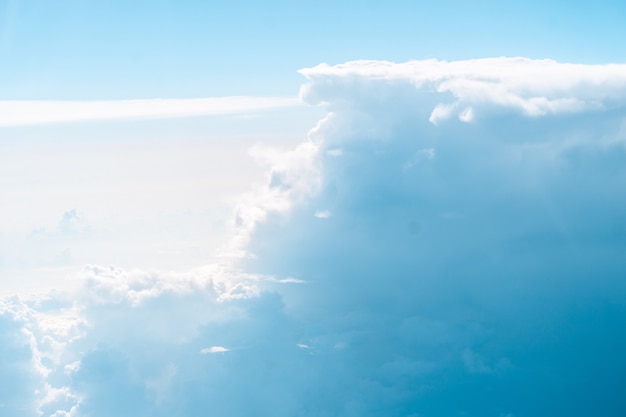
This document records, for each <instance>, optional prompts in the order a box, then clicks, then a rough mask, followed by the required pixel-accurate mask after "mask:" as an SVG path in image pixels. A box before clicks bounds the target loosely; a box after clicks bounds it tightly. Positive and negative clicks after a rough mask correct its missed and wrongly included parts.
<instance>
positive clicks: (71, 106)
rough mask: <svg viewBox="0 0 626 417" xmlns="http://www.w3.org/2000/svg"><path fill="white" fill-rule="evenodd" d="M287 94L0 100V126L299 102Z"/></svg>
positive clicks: (221, 110)
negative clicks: (269, 95)
mask: <svg viewBox="0 0 626 417" xmlns="http://www.w3.org/2000/svg"><path fill="white" fill-rule="evenodd" d="M299 104H300V102H299V100H298V99H297V98H290V97H211V98H194V99H147V100H109V101H45V100H41V101H26V100H24V101H0V127H2V126H22V125H33V124H45V123H65V122H79V121H94V120H133V119H157V118H177V117H194V116H212V115H222V114H232V113H246V112H255V111H262V110H269V109H275V108H280V107H291V106H296V105H299Z"/></svg>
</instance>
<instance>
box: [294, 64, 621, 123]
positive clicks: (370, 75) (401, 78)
mask: <svg viewBox="0 0 626 417" xmlns="http://www.w3.org/2000/svg"><path fill="white" fill-rule="evenodd" d="M299 72H300V73H301V74H302V75H304V76H305V77H306V78H307V79H308V80H309V82H310V83H309V84H308V85H306V86H304V87H303V89H302V91H301V96H302V97H303V99H304V100H305V101H306V102H308V103H311V104H320V103H330V102H332V103H336V102H335V100H334V99H335V98H338V96H343V98H346V95H345V94H343V93H342V92H340V91H339V89H338V88H337V87H338V85H339V84H341V85H342V89H343V90H345V89H346V88H350V89H352V91H355V92H356V91H357V90H358V89H359V88H360V87H359V86H360V81H359V80H364V79H368V80H379V81H382V82H385V83H387V85H388V86H393V85H394V83H396V84H397V83H404V84H406V83H409V84H412V85H413V86H414V87H415V88H417V89H419V90H421V91H423V92H425V93H427V94H429V95H431V96H432V100H433V105H432V107H431V109H430V112H431V114H430V121H431V122H432V123H434V124H437V123H439V122H441V121H443V120H445V119H447V118H449V117H451V116H453V115H456V116H457V117H458V118H459V119H460V120H461V121H463V122H470V121H472V120H473V119H474V112H475V111H476V109H480V111H479V112H478V113H479V114H481V115H483V114H484V113H486V111H485V110H486V109H488V108H493V107H500V108H507V109H512V110H515V111H519V112H521V113H523V114H525V115H527V116H533V117H535V116H545V115H547V114H559V113H572V112H581V111H586V110H601V109H609V108H614V107H616V106H622V105H624V103H625V102H626V98H625V97H626V94H625V93H626V65H623V64H609V65H582V64H567V63H559V62H556V61H552V60H549V59H544V60H533V59H528V58H506V57H501V58H485V59H471V60H465V61H453V62H448V61H440V60H436V59H429V60H423V61H410V62H406V63H400V64H396V63H392V62H387V61H366V60H362V61H352V62H348V63H345V64H340V65H334V66H330V65H328V64H320V65H318V66H316V67H313V68H305V69H302V70H300V71H299Z"/></svg>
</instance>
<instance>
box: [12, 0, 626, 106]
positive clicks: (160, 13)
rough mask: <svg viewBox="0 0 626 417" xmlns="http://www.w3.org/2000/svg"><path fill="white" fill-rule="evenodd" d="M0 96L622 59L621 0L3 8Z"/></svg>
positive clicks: (179, 90) (133, 94) (150, 93)
mask: <svg viewBox="0 0 626 417" xmlns="http://www.w3.org/2000/svg"><path fill="white" fill-rule="evenodd" d="M0 13H1V14H0V19H1V21H2V32H0V36H1V42H0V58H1V59H2V62H4V63H10V65H2V69H1V70H0V71H1V72H0V80H1V81H0V82H1V83H2V84H1V85H0V87H1V88H0V91H1V92H2V98H5V99H107V98H110V99H123V98H153V97H205V96H223V95H285V94H289V95H291V94H294V92H295V91H297V89H298V86H299V85H300V83H301V81H302V79H301V78H300V77H299V76H298V75H297V74H296V73H295V70H297V69H299V68H304V67H310V66H314V65H317V64H318V63H320V62H328V63H331V64H337V63H341V62H345V61H349V60H354V59H363V58H368V59H386V60H392V61H406V60H410V59H424V58H439V59H449V60H455V59H465V58H478V57H489V56H501V55H506V56H526V57H531V58H552V59H556V60H559V61H566V62H567V61H570V62H580V63H606V62H622V61H623V60H624V51H623V49H622V48H621V47H620V45H619V42H617V41H616V40H617V39H622V38H623V37H624V36H626V29H624V25H623V19H624V13H625V10H624V5H623V3H621V2H618V1H597V2H591V1H576V2H565V1H550V2H535V1H530V2H524V3H523V4H521V3H520V4H518V3H506V4H504V3H500V2H490V1H478V2H465V1H444V2H424V1H394V2H391V3H388V4H387V3H385V4H383V3H381V2H370V1H368V2H359V3H358V4H354V3H352V2H339V3H337V2H326V1H322V2H312V3H305V4H301V3H293V2H277V1H274V2H270V3H259V2H253V1H234V2H229V3H228V4H219V5H217V4H215V3H212V2H198V1H183V2H174V1H134V2H132V3H129V2H125V1H110V2H106V3H101V2H83V1H67V2H63V3H62V4H49V3H45V2H27V1H16V0H13V1H3V2H2V9H1V10H0Z"/></svg>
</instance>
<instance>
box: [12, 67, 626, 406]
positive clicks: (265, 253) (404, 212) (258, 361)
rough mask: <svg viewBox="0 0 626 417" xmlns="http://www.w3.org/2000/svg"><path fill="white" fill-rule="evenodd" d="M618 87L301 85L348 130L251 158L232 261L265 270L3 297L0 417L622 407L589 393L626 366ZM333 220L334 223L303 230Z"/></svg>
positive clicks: (541, 74) (478, 77)
mask: <svg viewBox="0 0 626 417" xmlns="http://www.w3.org/2000/svg"><path fill="white" fill-rule="evenodd" d="M615 68H618V69H621V68H622V67H612V66H608V67H599V66H598V67H593V66H592V67H588V66H570V65H564V64H557V63H554V62H552V61H530V60H524V59H494V60H477V61H462V62H460V63H442V62H439V61H425V62H421V63H415V62H413V63H408V64H393V63H388V62H383V63H381V62H371V61H369V62H359V63H349V64H346V65H343V66H337V67H328V66H321V67H316V68H314V69H311V70H304V71H303V72H304V73H305V74H307V76H308V77H309V81H310V83H309V85H308V86H307V87H306V91H307V92H306V94H305V97H306V98H307V99H308V100H310V101H314V102H317V103H323V105H324V106H327V108H329V109H331V110H332V112H333V115H332V116H329V117H327V118H326V119H325V120H324V121H323V122H321V123H319V124H318V126H317V128H316V129H315V130H314V131H312V132H311V133H310V136H309V137H310V140H311V142H305V143H304V144H301V145H300V146H298V147H296V148H295V149H293V150H288V151H278V150H267V149H262V148H257V149H256V150H255V151H254V152H255V153H256V155H257V156H258V157H259V159H261V160H263V161H265V163H266V166H267V177H266V178H265V182H264V183H263V184H261V186H260V187H259V188H258V189H257V190H255V191H254V192H251V193H249V194H248V195H246V196H245V197H244V199H243V200H242V201H241V204H240V205H239V206H238V208H237V211H236V231H237V233H238V234H237V236H236V238H235V239H234V242H233V243H231V246H229V247H227V249H231V250H240V251H243V252H246V253H248V254H254V256H248V257H233V258H226V259H221V260H220V261H221V262H222V263H221V264H217V263H216V264H212V265H209V266H206V267H203V268H198V269H194V270H192V271H188V272H162V271H149V270H127V269H123V268H119V267H102V266H90V267H88V268H86V270H85V271H84V273H83V283H84V284H83V286H82V288H80V289H79V290H78V291H77V292H76V293H74V294H70V295H67V294H60V293H56V294H51V295H50V296H49V297H44V298H40V299H36V300H35V299H34V300H20V299H17V298H11V299H3V300H2V302H1V303H0V305H1V307H0V342H2V343H0V354H1V357H2V358H8V359H9V360H8V361H7V362H2V361H0V371H1V372H0V373H1V374H2V375H6V378H11V381H14V382H13V383H12V385H11V386H10V388H11V390H10V391H7V392H4V391H2V390H0V403H2V404H5V407H4V409H5V410H7V412H10V413H11V415H19V414H16V413H17V412H19V410H23V409H20V408H18V406H21V405H23V404H29V405H32V407H31V409H32V410H31V411H32V413H31V414H30V415H35V414H36V411H37V410H36V409H37V407H39V408H40V410H42V411H45V412H46V413H47V414H48V415H56V416H66V415H71V416H72V417H80V416H82V415H91V416H93V417H100V416H103V417H104V416H109V415H125V414H132V415H150V416H153V417H161V416H168V417H186V416H189V415H196V414H201V413H205V412H206V410H211V413H213V414H215V415H228V416H232V417H237V416H249V415H272V416H277V417H283V416H284V417H287V416H296V415H299V416H303V417H305V416H306V417H309V416H324V415H327V416H330V415H332V416H344V417H356V416H359V417H368V416H380V415H458V414H463V413H465V414H466V415H499V414H503V413H507V414H515V415H544V414H545V415H547V414H550V415H553V414H558V412H555V411H562V410H565V411H568V410H569V411H570V412H569V413H568V415H576V411H577V410H582V411H581V413H579V415H585V414H584V412H585V411H586V410H588V408H585V407H588V404H594V407H596V405H597V404H605V403H609V402H611V401H613V402H617V401H619V400H621V397H619V392H614V391H607V390H605V389H604V388H603V389H601V390H600V389H598V388H597V387H598V386H599V385H598V381H602V384H601V385H600V386H602V387H606V386H621V385H619V384H620V383H621V381H622V380H623V375H622V372H621V370H622V369H623V368H624V365H625V359H624V356H623V354H622V352H623V348H624V346H626V339H625V337H624V336H623V323H624V321H625V319H626V311H624V307H623V299H624V297H625V296H626V287H624V284H623V272H624V270H625V268H626V263H625V262H626V261H625V260H624V258H623V256H620V255H621V254H622V253H623V251H624V245H625V242H626V224H625V223H624V220H623V213H624V212H625V210H626V201H625V200H624V198H623V190H624V189H626V167H625V166H624V164H623V163H622V162H623V160H624V157H626V146H625V144H626V136H625V135H624V120H626V119H625V118H626V116H625V113H624V111H625V106H624V105H625V104H626V101H625V99H626V92H625V91H624V90H623V86H622V85H621V84H620V83H621V82H622V81H620V80H621V79H622V74H621V73H619V74H618V72H619V71H616V70H615ZM555 71H556V72H559V73H562V77H556V75H555V74H553V73H554V72H555ZM416 74H417V75H416ZM437 74H439V75H437ZM551 78H552V80H551ZM561 78H563V79H561ZM546 79H548V80H551V81H554V82H553V83H551V82H546ZM576 80H578V81H576ZM448 81H449V82H448ZM446 82H447V84H446ZM442 85H443V87H442ZM583 86H586V87H585V88H583ZM607 86H610V87H611V88H612V89H611V88H609V87H607ZM439 87H441V88H440V91H437V88H439ZM570 99H572V101H568V100H570ZM563 100H565V101H563ZM446 103H451V104H450V105H451V108H453V110H451V111H450V113H449V114H448V113H446V114H443V113H445V111H444V112H443V113H442V114H440V116H441V117H440V118H439V119H437V123H432V120H431V122H429V118H432V115H433V110H434V109H436V108H437V106H438V105H444V106H445V105H446ZM455 103H457V104H455ZM567 103H569V104H567ZM469 109H471V110H469ZM603 109H604V110H603ZM511 110H513V111H511ZM572 111H574V112H575V113H572ZM470 112H471V114H470ZM457 118H460V120H461V121H467V122H469V121H471V123H460V122H459V120H456V119H457ZM464 119H465V120H464ZM336 149H341V157H337V156H338V155H336V154H334V152H333V150H336ZM320 207H321V208H324V210H323V211H320V212H319V213H323V212H325V211H327V212H328V213H329V214H330V213H332V218H329V219H328V220H327V221H320V220H319V219H318V218H316V217H315V216H312V215H311V213H316V210H317V209H318V208H320ZM69 217H70V218H73V216H72V215H69ZM275 277H288V278H285V279H280V278H275ZM296 282H306V283H307V284H306V285H285V284H287V283H296ZM303 342H305V343H303ZM235 346H236V348H233V349H230V350H229V347H235ZM468 346H471V348H468ZM312 347H314V348H313V349H312ZM225 352H228V354H224V355H221V354H219V353H225ZM564 352H565V353H564ZM198 353H200V354H206V355H205V356H203V357H199V354H198ZM312 353H315V354H312ZM607 358H609V359H607ZM7 363H17V364H19V365H20V367H19V368H15V367H13V366H9V365H7ZM555 381H556V382H555ZM546 410H548V411H546ZM572 410H573V411H572ZM609 411H610V410H609ZM613 411H615V410H613ZM619 411H621V410H619ZM561 414H562V413H561ZM603 415H611V413H610V412H609V413H604V414H603ZM613 415H618V414H616V413H615V412H613Z"/></svg>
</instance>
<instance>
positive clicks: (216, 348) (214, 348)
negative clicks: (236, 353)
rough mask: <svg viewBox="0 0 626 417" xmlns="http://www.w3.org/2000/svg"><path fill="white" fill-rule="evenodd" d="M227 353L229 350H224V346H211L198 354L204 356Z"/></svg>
mask: <svg viewBox="0 0 626 417" xmlns="http://www.w3.org/2000/svg"><path fill="white" fill-rule="evenodd" d="M228 351H230V349H228V348H225V347H224V346H211V347H210V348H204V349H202V350H200V353H202V354H203V355H205V354H207V353H224V352H228Z"/></svg>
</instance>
